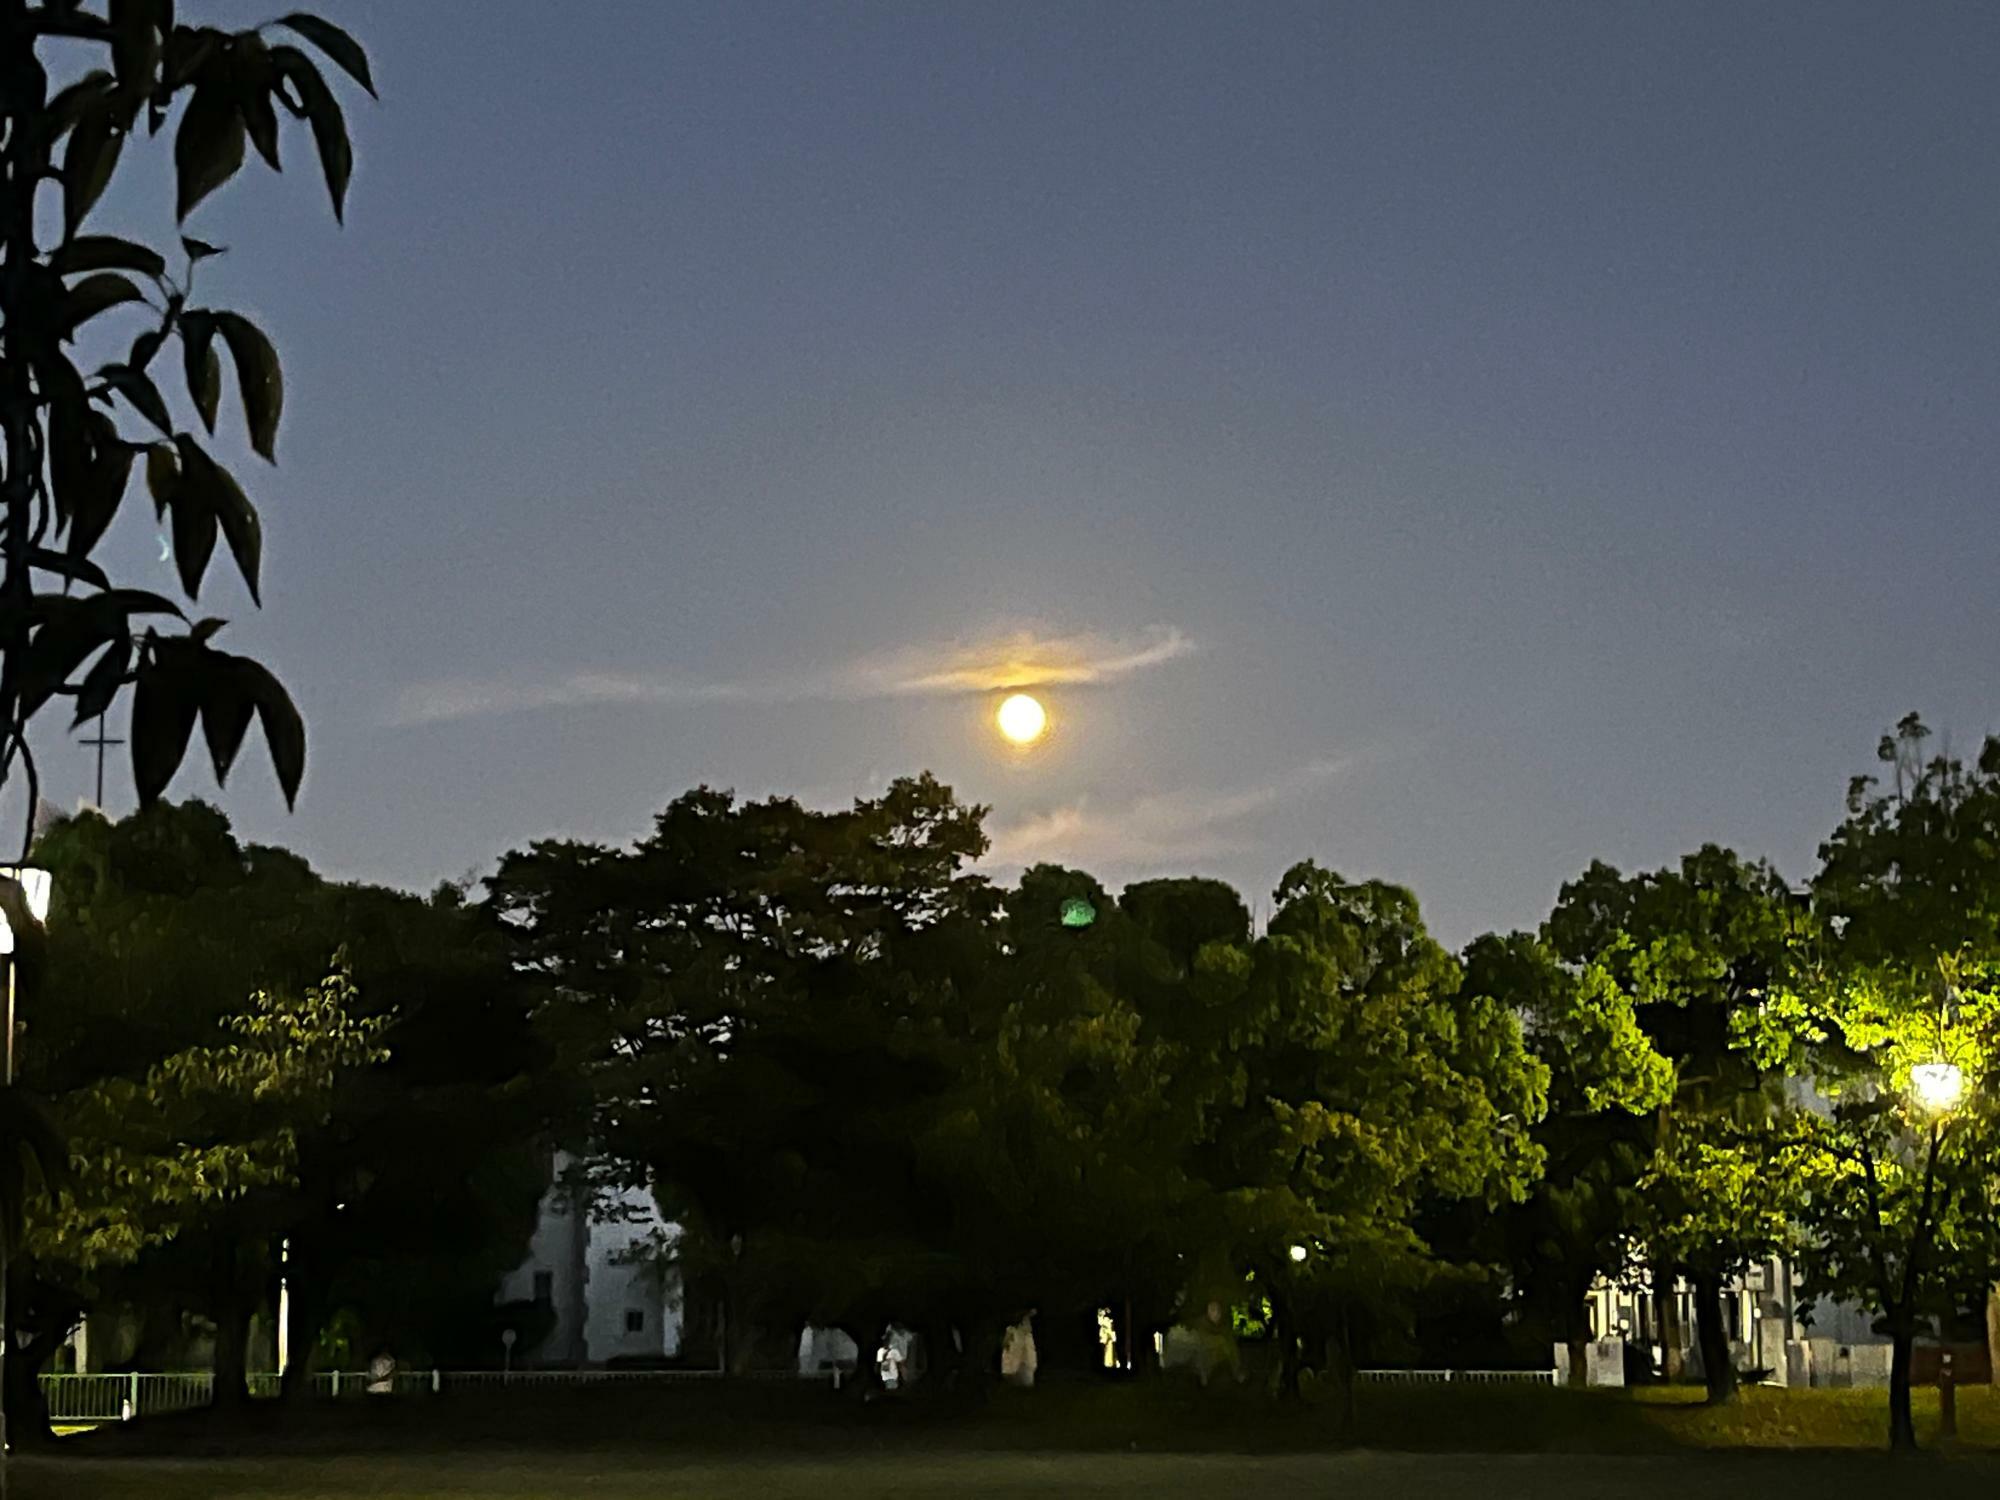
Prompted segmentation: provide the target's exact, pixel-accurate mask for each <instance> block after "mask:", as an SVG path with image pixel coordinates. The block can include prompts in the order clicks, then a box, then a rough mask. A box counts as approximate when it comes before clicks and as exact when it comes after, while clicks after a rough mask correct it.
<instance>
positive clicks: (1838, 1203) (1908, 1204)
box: [1743, 714, 2000, 1449]
mask: <svg viewBox="0 0 2000 1500" xmlns="http://www.w3.org/2000/svg"><path fill="white" fill-rule="evenodd" d="M1928 737H1929V731H1928V730H1927V729H1926V728H1925V727H1924V725H1923V723H1922V721H1921V720H1919V719H1918V718H1917V717H1916V716H1915V715H1914V714H1912V715H1910V716H1908V717H1907V718H1905V719H1903V720H1902V721H1901V722H1900V723H1899V724H1898V725H1897V726H1896V730H1895V733H1893V734H1891V735H1885V736H1884V737H1883V739H1882V742H1881V744H1880V746H1879V748H1878V752H1877V753H1878V756H1879V758H1880V760H1881V761H1882V762H1883V763H1884V765H1885V766H1886V767H1887V768H1888V770H1887V777H1888V781H1887V784H1886V785H1884V783H1883V782H1882V781H1881V780H1879V779H1878V778H1875V777H1858V778H1856V779H1855V781H1854V782H1853V783H1852V784H1851V785H1850V787H1849V791H1848V813H1847V817H1846V819H1845V821H1843V822H1842V824H1841V825H1840V827H1839V828H1838V829H1837V830H1835V832H1834V833H1833V835H1832V836H1831V837H1830V838H1829V839H1828V840H1827V841H1826V842H1825V843H1824V844H1823V845H1822V846H1821V849H1820V870H1819V874H1818V875H1817V876H1816V877H1815V879H1814V881H1813V886H1812V922H1811V924H1810V926H1809V927H1807V929H1806V931H1805V933H1804V935H1803V940H1802V941H1801V943H1800V945H1799V958H1798V962H1797V963H1796V964H1795V966H1794V968H1793V970H1792V972H1791V974H1790V975H1789V976H1788V982H1787V983H1786V984H1785V985H1784V986H1782V987H1781V988H1779V989H1777V990H1775V991H1774V992H1773V993H1772V995H1771V996H1770V997H1769V999H1768V1002H1767V1003H1766V1004H1765V1005H1764V1006H1763V1007H1762V1008H1761V1010H1760V1011H1759V1012H1758V1013H1756V1014H1755V1015H1753V1016H1749V1017H1746V1018H1745V1025H1744V1028H1743V1029H1744V1034H1745V1036H1746V1037H1747V1038H1748V1039H1749V1041H1750V1043H1751V1045H1752V1046H1753V1048H1754V1050H1755V1051H1756V1052H1757V1053H1758V1054H1759V1055H1760V1057H1762V1058H1763V1059H1764V1060H1765V1061H1766V1062H1768V1063H1772V1064H1778V1063H1786V1064H1789V1065H1791V1066H1792V1067H1794V1068H1795V1069H1796V1070H1797V1071H1799V1072H1800V1073H1802V1074H1803V1075H1805V1076H1807V1077H1809V1078H1810V1079H1811V1080H1812V1084H1813V1091H1812V1093H1811V1094H1810V1095H1808V1096H1806V1098H1805V1099H1804V1100H1803V1101H1802V1105H1801V1107H1800V1108H1799V1109H1798V1111H1797V1112H1796V1119H1795V1125H1796V1129H1797V1135H1798V1147H1797V1151H1798V1155H1799V1158H1800V1160H1801V1163H1802V1174H1803V1178H1804V1185H1805V1201H1804V1206H1803V1211H1802V1215H1801V1217H1802V1221H1803V1224H1802V1227H1803V1231H1804V1239H1803V1244H1802V1246H1801V1251H1800V1265H1801V1270H1802V1272H1803V1276H1804V1286H1805V1292H1806V1296H1807V1298H1808V1299H1809V1300H1808V1304H1807V1306H1808V1308H1809V1306H1810V1300H1811V1299H1817V1298H1820V1297H1833V1298H1843V1299H1849V1300H1853V1301H1856V1302H1858V1303H1860V1304H1861V1305H1862V1306H1864V1307H1868V1308H1871V1309H1873V1310H1875V1311H1876V1312H1878V1313H1880V1314H1881V1323H1880V1325H1879V1326H1880V1327H1881V1328H1882V1329H1883V1330H1884V1331H1886V1332H1887V1333H1888V1334H1889V1336H1890V1339H1891V1342H1892V1346H1893V1350H1892V1356H1891V1361H1892V1362H1891V1369H1890V1384H1889V1439H1890V1445H1891V1446H1892V1447H1894V1448H1898V1449H1907V1448H1912V1447H1914V1446H1915V1445H1916V1431H1915V1427H1914V1423H1913V1421H1912V1416H1911V1409H1910V1386H1911V1378H1912V1373H1911V1371H1912V1364H1913V1362H1914V1347H1915V1342H1916V1338H1917V1336H1918V1335H1919V1334H1920V1333H1922V1332H1925V1331H1927V1330H1936V1331H1938V1332H1940V1333H1942V1332H1944V1331H1946V1330H1945V1328H1944V1326H1943V1325H1945V1324H1947V1323H1948V1322H1949V1321H1950V1320H1952V1319H1953V1318H1954V1317H1955V1316H1956V1315H1958V1314H1959V1313H1960V1311H1961V1309H1963V1308H1967V1307H1971V1308H1977V1307H1978V1306H1979V1305H1980V1304H1981V1303H1982V1302H1983V1301H1984V1300H1985V1298H1986V1295H1987V1289H1988V1288H1989V1287H1990V1286H1991V1285H1992V1284H1993V1282H1994V1279H1995V1276H1996V1271H2000V1195H1996V1189H1995V1183H1996V1181H2000V1098H1996V1089H1995V1087H1994V1081H1995V1080H1996V1078H2000V866H1996V862H1995V857H1994V851H1995V849H1996V848H2000V740H1993V739H1989V740H1987V741H1986V743H1985V744H1984V745H1983V746H1982V748H1981V751H1980V754H1979V757H1978V760H1977V761H1976V762H1975V763H1974V764H1973V765H1971V766H1967V765H1965V764H1964V763H1963V762H1961V761H1958V760H1956V759H1954V758H1952V757H1950V756H1948V755H1929V754H1928V753H1927V751H1926V748H1925V742H1926V740H1927V739H1928ZM1934 1070H1939V1071H1934ZM1942 1070H1949V1071H1942Z"/></svg>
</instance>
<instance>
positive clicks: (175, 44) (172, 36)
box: [162, 26, 229, 93]
mask: <svg viewBox="0 0 2000 1500" xmlns="http://www.w3.org/2000/svg"><path fill="white" fill-rule="evenodd" d="M228 40H229V38H228V37H227V36H226V35H225V34H224V33H222V32H220V31H217V30H216V29H215V28H214V27H213V26H176V27H175V28H174V29H173V30H172V31H171V32H169V33H168V34H167V56H166V77H165V78H164V79H163V80H162V82H163V83H164V84H165V86H166V88H167V90H168V92H170V93H171V92H174V91H175V90H178V89H180V88H182V87H184V86H185V85H186V84H187V83H188V81H189V80H190V79H192V78H193V77H194V76H195V75H196V74H197V73H199V72H201V70H202V69H203V68H205V67H207V66H208V60H209V58H210V57H212V56H213V55H214V53H215V49H216V48H217V47H218V46H221V45H223V44H225V43H227V42H228Z"/></svg>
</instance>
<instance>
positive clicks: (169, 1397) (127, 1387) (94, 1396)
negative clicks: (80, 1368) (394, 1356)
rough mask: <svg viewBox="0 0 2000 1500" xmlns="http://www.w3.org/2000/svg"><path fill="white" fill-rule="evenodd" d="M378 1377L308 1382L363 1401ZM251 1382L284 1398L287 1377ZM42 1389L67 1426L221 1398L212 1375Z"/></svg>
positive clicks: (414, 1377)
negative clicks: (282, 1384)
mask: <svg viewBox="0 0 2000 1500" xmlns="http://www.w3.org/2000/svg"><path fill="white" fill-rule="evenodd" d="M374 1378H375V1377H374V1376H372V1375H370V1374H369V1373H368V1371H366V1370H318V1371H315V1372H314V1373H313V1374H312V1375H310V1376H308V1377H307V1389H308V1390H309V1391H310V1392H311V1393H312V1394H313V1395H315V1396H328V1397H348V1396H361V1395H365V1394H367V1393H368V1391H369V1389H370V1387H371V1383H372V1382H373V1381H374ZM442 1378H443V1377H442V1375H441V1373H440V1372H439V1371H436V1370H399V1371H397V1372H396V1373H395V1374H394V1375H393V1376H391V1377H390V1384H391V1386H392V1387H393V1389H394V1391H395V1393H396V1394H397V1395H415V1394H418V1393H420V1392H424V1391H435V1390H437V1389H438V1388H439V1386H440V1383H441V1381H442ZM245 1383H246V1384H247V1385H248V1386H249V1388H250V1394H251V1395H252V1396H255V1397H259V1398H264V1399H269V1398H271V1397H275V1396H276V1395H277V1394H278V1392H279V1389H280V1386H281V1383H282V1377H280V1376H278V1375H275V1374H272V1373H270V1372H268V1371H264V1372H254V1373H252V1374H250V1375H248V1376H246V1377H245ZM41 1385H42V1396H43V1399H45V1400H46V1401H47V1402H48V1406H49V1420H50V1421H52V1422H60V1423H65V1424H68V1423H81V1422H129V1421H130V1420H131V1419H132V1418H134V1417H137V1416H159V1415H161V1414H162V1413H164V1412H173V1411H192V1410H193V1409H194V1408H196V1407H199V1406H206V1405H208V1404H209V1401H210V1399H211V1398H212V1397H213V1396H214V1394H215V1376H214V1375H213V1374H212V1373H211V1372H210V1371H207V1370H183V1371H151V1372H140V1371H135V1372H130V1373H127V1374H123V1375H44V1376H42V1378H41Z"/></svg>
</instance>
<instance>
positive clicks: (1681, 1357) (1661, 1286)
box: [1653, 1261, 1687, 1385]
mask: <svg viewBox="0 0 2000 1500" xmlns="http://www.w3.org/2000/svg"><path fill="white" fill-rule="evenodd" d="M1679 1279H1680V1268H1679V1267H1678V1266H1670V1265H1667V1264H1666V1263H1665V1262H1661V1261H1656V1262H1654V1265H1653V1308H1654V1311H1655V1312H1656V1313H1657V1314H1658V1317H1659V1323H1660V1378H1661V1379H1662V1380H1664V1381H1666V1382H1667V1384H1669V1385H1674V1384H1676V1383H1678V1382H1680V1381H1683V1380H1685V1379H1687V1330H1686V1329H1685V1328H1683V1327H1682V1326H1681V1299H1680V1297H1679V1296H1678V1295H1677V1292H1676V1283H1677V1282H1678V1281H1679Z"/></svg>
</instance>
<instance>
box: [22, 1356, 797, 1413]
mask: <svg viewBox="0 0 2000 1500" xmlns="http://www.w3.org/2000/svg"><path fill="white" fill-rule="evenodd" d="M753 1374H754V1376H755V1377H756V1378H760V1379H772V1380H818V1381H824V1380H827V1379H829V1378H830V1377H829V1376H828V1375H826V1374H824V1373H821V1374H815V1375H798V1374H795V1373H794V1372H792V1371H790V1370H769V1371H763V1370H760V1371H755V1372H753ZM721 1376H722V1371H720V1370H505V1371H503V1370H398V1371H396V1372H395V1374H394V1375H392V1376H391V1377H390V1379H389V1381H388V1390H387V1391H384V1390H382V1389H381V1384H382V1383H381V1382H379V1381H378V1380H377V1379H376V1377H375V1376H374V1375H372V1374H370V1373H369V1372H368V1371H366V1370H318V1371H315V1372H314V1373H313V1374H312V1375H310V1376H308V1377H307V1381H306V1388H307V1390H308V1391H309V1392H310V1394H311V1395H313V1396H315V1397H318V1398H321V1399H327V1400H335V1399H338V1400H347V1399H350V1398H354V1397H360V1396H366V1395H371V1394H394V1395H398V1396H415V1395H435V1394H437V1393H438V1392H441V1391H445V1390H502V1389H506V1390H515V1389H519V1390H523V1391H532V1390H551V1389H563V1388H569V1389H577V1388H590V1387H599V1388H601V1387H604V1386H628V1385H677V1384H685V1383H687V1382H691V1381H694V1382H699V1381H712V1380H717V1379H720V1378H721ZM246 1379H247V1383H248V1385H249V1387H250V1394H251V1395H252V1396H253V1397H257V1398H260V1399H271V1398H274V1397H276V1396H277V1395H278V1393H279V1389H280V1386H281V1383H282V1377H281V1376H279V1375H276V1374H272V1373H269V1372H263V1373H253V1374H251V1375H249V1376H248V1377H246ZM41 1385H42V1395H43V1397H44V1398H45V1399H46V1400H47V1401H48V1406H49V1419H50V1420H51V1421H52V1422H56V1423H60V1424H62V1425H65V1426H71V1425H81V1424H85V1423H94V1422H127V1421H130V1420H131V1419H132V1418H134V1417H139V1416H159V1415H162V1414H164V1413H166V1412H176V1411H191V1410H193V1409H194V1408H196V1407H201V1406H206V1405H208V1404H209V1400H210V1398H211V1397H212V1396H213V1394H214V1391H215V1377H214V1375H213V1374H211V1373H210V1372H209V1371H207V1370H189V1371H184V1372H171V1373H168V1372H152V1373H143V1372H133V1373H127V1374H122V1375H44V1376H42V1377H41Z"/></svg>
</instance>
